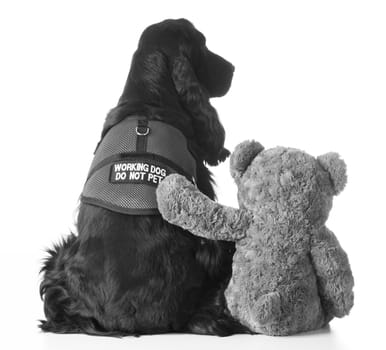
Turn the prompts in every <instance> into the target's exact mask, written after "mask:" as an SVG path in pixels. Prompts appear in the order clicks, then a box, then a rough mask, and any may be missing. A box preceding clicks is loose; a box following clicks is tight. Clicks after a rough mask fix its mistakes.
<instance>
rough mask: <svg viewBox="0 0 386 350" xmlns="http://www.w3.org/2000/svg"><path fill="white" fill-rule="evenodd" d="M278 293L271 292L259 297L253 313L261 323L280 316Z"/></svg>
mask: <svg viewBox="0 0 386 350" xmlns="http://www.w3.org/2000/svg"><path fill="white" fill-rule="evenodd" d="M280 305H281V303H280V294H279V293H278V292H271V293H267V294H263V295H262V296H260V297H259V299H258V300H257V302H256V305H255V307H254V309H255V315H256V318H257V320H258V322H259V323H260V324H261V325H265V324H267V323H270V322H272V321H273V320H275V319H277V318H278V317H279V316H280Z"/></svg>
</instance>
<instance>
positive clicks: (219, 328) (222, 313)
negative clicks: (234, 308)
mask: <svg viewBox="0 0 386 350" xmlns="http://www.w3.org/2000/svg"><path fill="white" fill-rule="evenodd" d="M224 289H225V285H224V286H222V288H220V289H213V290H211V291H209V293H208V295H207V297H206V298H204V300H205V301H204V303H203V304H202V305H201V306H200V307H199V308H198V310H197V311H196V312H195V314H194V315H193V317H192V318H191V319H190V320H189V322H188V323H187V325H186V326H185V329H183V332H187V333H193V334H206V335H217V336H219V337H227V336H230V335H233V334H255V333H254V332H252V331H251V330H250V329H249V328H248V327H246V326H244V325H243V324H241V323H240V322H239V321H237V320H236V319H235V318H234V317H233V316H232V315H231V314H230V312H229V310H228V309H227V307H226V302H225V297H224Z"/></svg>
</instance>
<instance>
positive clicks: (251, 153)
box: [230, 140, 264, 182]
mask: <svg viewBox="0 0 386 350" xmlns="http://www.w3.org/2000/svg"><path fill="white" fill-rule="evenodd" d="M263 149H264V147H263V146H262V145H261V144H260V143H259V142H257V141H254V140H251V141H244V142H242V143H240V144H238V145H237V146H236V148H235V150H234V151H233V153H232V154H231V159H230V170H231V175H232V177H233V178H234V180H235V181H236V182H237V181H238V180H239V179H240V178H241V177H242V176H243V174H244V172H245V170H246V169H247V168H248V166H249V165H250V164H251V162H252V160H253V159H254V158H255V157H256V156H257V155H258V154H259V153H260V152H261V151H262V150H263Z"/></svg>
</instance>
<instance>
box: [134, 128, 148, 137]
mask: <svg viewBox="0 0 386 350" xmlns="http://www.w3.org/2000/svg"><path fill="white" fill-rule="evenodd" d="M135 132H136V133H137V135H138V136H146V135H148V134H149V132H150V128H149V127H148V126H137V127H136V128H135Z"/></svg>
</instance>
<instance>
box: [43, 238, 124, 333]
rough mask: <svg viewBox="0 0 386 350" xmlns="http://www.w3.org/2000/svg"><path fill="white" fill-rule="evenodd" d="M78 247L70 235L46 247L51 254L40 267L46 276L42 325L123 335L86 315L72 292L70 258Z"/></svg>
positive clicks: (50, 329) (63, 330)
mask: <svg viewBox="0 0 386 350" xmlns="http://www.w3.org/2000/svg"><path fill="white" fill-rule="evenodd" d="M78 248H79V241H78V239H77V237H76V236H75V235H74V234H71V235H69V236H68V237H66V238H64V239H63V240H62V241H61V242H60V243H59V244H56V245H54V247H53V248H52V249H49V250H47V253H48V257H47V258H46V260H45V261H44V264H43V267H42V269H41V273H43V279H42V282H41V284H40V296H41V298H42V299H43V300H44V313H45V316H46V320H41V321H40V324H39V327H40V328H41V330H42V331H44V332H54V333H86V334H93V335H117V336H120V335H122V334H120V333H116V332H113V333H112V332H109V331H106V330H105V329H103V327H102V326H101V325H100V324H99V323H98V322H97V320H96V319H95V318H93V317H90V315H87V316H86V314H87V313H88V312H87V310H85V308H84V306H83V305H81V302H80V301H79V300H77V299H76V298H74V297H73V295H72V293H71V288H70V286H69V279H68V269H69V265H70V264H69V261H71V260H72V259H73V257H74V255H75V254H76V253H77V251H78ZM82 310H83V311H82ZM81 312H82V313H84V314H85V315H82V314H81Z"/></svg>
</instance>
